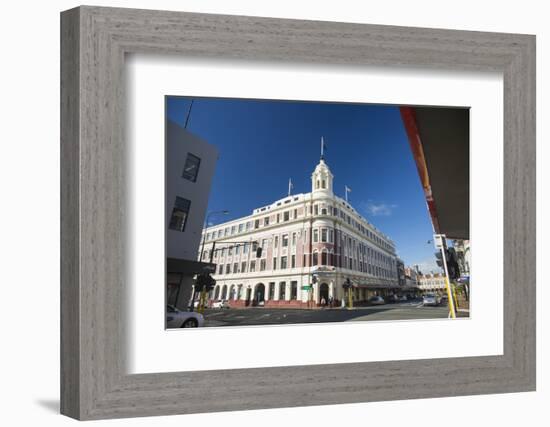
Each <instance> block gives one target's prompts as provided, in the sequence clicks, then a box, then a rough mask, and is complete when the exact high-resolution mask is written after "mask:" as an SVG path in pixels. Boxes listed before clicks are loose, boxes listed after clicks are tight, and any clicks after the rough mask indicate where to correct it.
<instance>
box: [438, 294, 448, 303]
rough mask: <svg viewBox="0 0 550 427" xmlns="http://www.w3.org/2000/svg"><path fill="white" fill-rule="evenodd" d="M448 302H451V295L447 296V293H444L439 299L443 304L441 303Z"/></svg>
mask: <svg viewBox="0 0 550 427" xmlns="http://www.w3.org/2000/svg"><path fill="white" fill-rule="evenodd" d="M448 303H449V297H447V296H446V295H443V296H442V297H441V298H440V299H439V304H441V305H447V304H448Z"/></svg>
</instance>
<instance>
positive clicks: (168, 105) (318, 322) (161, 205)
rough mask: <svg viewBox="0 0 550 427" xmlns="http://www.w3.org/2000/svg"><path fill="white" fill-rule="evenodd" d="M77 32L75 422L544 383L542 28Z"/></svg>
mask: <svg viewBox="0 0 550 427" xmlns="http://www.w3.org/2000/svg"><path fill="white" fill-rule="evenodd" d="M61 40H62V46H61V48H62V67H61V82H62V97H61V120H62V138H61V156H62V157H61V161H62V218H61V225H62V265H61V271H62V283H61V296H62V304H61V316H62V319H61V355H62V359H61V372H62V374H61V408H62V413H63V414H65V415H68V416H71V417H74V418H77V419H102V418H116V417H133V416H150V415H166V414H184V413H197V412H216V411H229V410H245V409H259V408H276V407H290V406H305V405H325V404H336V403H348V402H365V401H379V400H395V399H411V398H423V397H435V396H458V395H467V394H482V393H503V392H513V391H529V390H534V389H535V312H534V301H535V268H534V267H535V181H534V179H535V119H534V117H535V115H534V112H535V38H534V36H530V35H518V34H496V33H483V32H466V31H453V30H435V29H422V28H405V27H391V26H373V25H358V24H347V23H334V22H314V21H297V20H281V19H270V18H256V17H241V16H222V15H206V14H194V13H182V12H165V11H146V10H133V9H112V8H102V7H87V6H84V7H79V8H76V9H72V10H69V11H66V12H63V13H62V16H61ZM434 372H437V375H433V374H434ZM220 378H223V381H220ZM214 385H215V387H214Z"/></svg>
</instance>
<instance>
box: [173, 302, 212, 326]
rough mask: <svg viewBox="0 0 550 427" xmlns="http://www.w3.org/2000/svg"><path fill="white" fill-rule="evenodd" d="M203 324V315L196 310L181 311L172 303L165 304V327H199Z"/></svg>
mask: <svg viewBox="0 0 550 427" xmlns="http://www.w3.org/2000/svg"><path fill="white" fill-rule="evenodd" d="M201 326H204V317H203V315H202V314H200V313H197V312H196V311H181V310H179V309H177V308H176V307H174V306H173V305H167V306H166V327H167V328H199V327H201Z"/></svg>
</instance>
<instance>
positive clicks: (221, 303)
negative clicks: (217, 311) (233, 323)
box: [212, 299, 229, 308]
mask: <svg viewBox="0 0 550 427" xmlns="http://www.w3.org/2000/svg"><path fill="white" fill-rule="evenodd" d="M212 308H229V301H227V300H226V299H221V300H219V301H214V302H213V303H212Z"/></svg>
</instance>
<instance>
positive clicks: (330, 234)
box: [328, 228, 334, 243]
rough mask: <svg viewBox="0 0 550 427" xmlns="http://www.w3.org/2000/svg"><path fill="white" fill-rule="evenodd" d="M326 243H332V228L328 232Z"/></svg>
mask: <svg viewBox="0 0 550 427" xmlns="http://www.w3.org/2000/svg"><path fill="white" fill-rule="evenodd" d="M328 241H329V242H330V243H333V242H334V230H333V229H332V228H331V229H330V230H329V233H328Z"/></svg>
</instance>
